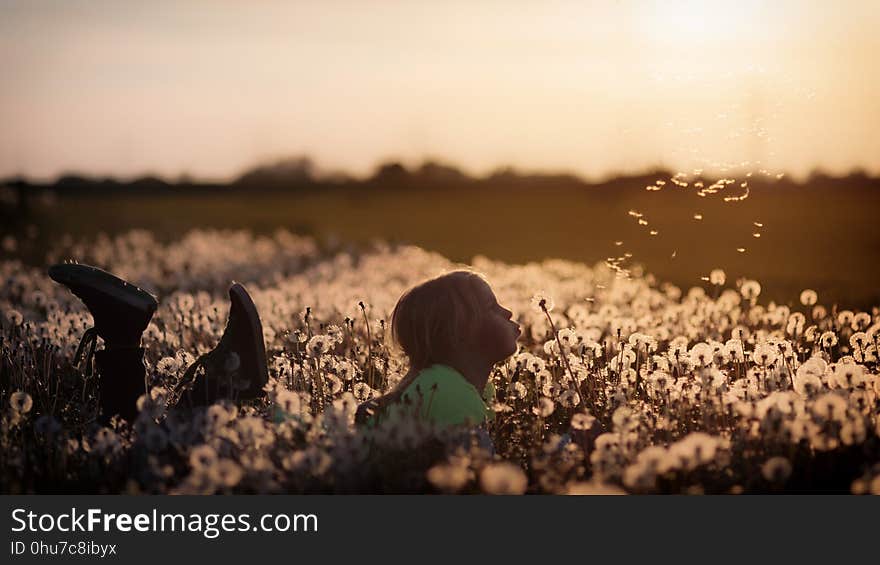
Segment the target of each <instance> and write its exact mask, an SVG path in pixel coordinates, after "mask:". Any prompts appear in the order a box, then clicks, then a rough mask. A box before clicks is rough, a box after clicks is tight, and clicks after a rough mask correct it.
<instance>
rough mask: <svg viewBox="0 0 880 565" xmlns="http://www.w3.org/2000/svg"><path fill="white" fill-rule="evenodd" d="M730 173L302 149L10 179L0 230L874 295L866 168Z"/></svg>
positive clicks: (850, 298) (877, 257)
mask: <svg viewBox="0 0 880 565" xmlns="http://www.w3.org/2000/svg"><path fill="white" fill-rule="evenodd" d="M730 178H735V179H736V180H737V182H736V183H734V184H731V185H729V186H727V187H725V188H724V189H722V190H721V191H720V192H719V193H718V194H713V195H709V196H706V197H700V196H698V194H697V191H696V190H695V189H694V188H693V183H694V181H695V180H696V179H695V178H692V179H691V185H690V186H689V187H684V188H682V187H680V186H676V185H674V184H672V183H671V182H670V180H671V179H672V175H671V174H670V173H669V172H665V171H654V172H651V173H647V174H643V175H637V176H629V177H617V178H614V179H611V180H608V181H605V182H601V183H588V182H586V181H583V180H581V179H579V178H577V177H575V176H571V175H524V174H519V173H517V172H516V171H513V170H510V169H507V170H502V171H499V172H496V173H494V174H492V175H489V176H486V177H482V178H471V177H469V176H467V175H465V174H463V173H461V172H459V171H458V170H457V169H455V168H453V167H450V166H446V165H439V164H437V163H430V162H428V163H425V164H424V165H422V166H421V167H420V168H413V169H411V170H408V169H406V168H404V167H403V166H402V165H400V164H398V163H388V164H385V165H383V166H381V167H379V168H378V169H377V171H376V172H375V174H373V175H372V176H371V177H369V178H365V179H357V180H356V179H352V178H348V177H339V178H316V177H315V176H314V175H312V174H311V173H310V166H309V162H308V160H305V159H300V160H291V161H284V162H281V163H278V164H275V165H269V166H264V167H259V168H256V169H253V170H251V171H249V172H248V173H246V174H244V175H242V176H240V177H239V178H238V179H237V180H235V181H233V182H231V183H229V184H224V185H217V184H213V185H210V184H198V183H195V182H193V181H188V180H183V181H182V182H179V183H175V184H168V183H165V182H164V181H161V180H158V179H155V178H142V179H138V180H135V181H131V182H127V183H120V182H116V181H111V180H106V179H105V180H97V179H88V178H83V177H75V176H66V177H62V178H60V179H58V181H57V182H55V183H52V184H50V185H45V184H44V185H36V184H29V183H27V182H26V181H24V180H23V179H11V180H8V181H6V182H5V183H4V184H5V188H3V191H4V192H3V194H4V198H3V202H4V205H3V228H2V232H3V235H4V236H5V240H4V247H5V250H6V252H7V253H9V252H12V251H14V254H15V255H16V256H20V257H24V258H25V259H26V260H27V261H28V262H32V263H37V264H39V263H41V262H42V261H43V254H44V253H45V251H46V249H47V246H48V245H50V244H51V242H52V241H57V240H58V239H59V238H61V237H63V236H64V235H65V234H68V235H71V236H74V237H77V238H79V237H82V236H85V237H91V236H96V235H98V234H99V233H106V234H108V235H112V234H117V233H121V232H125V231H128V230H131V229H147V230H151V231H153V232H154V233H155V234H156V235H157V237H159V238H160V239H162V240H166V241H167V240H172V239H175V238H179V237H180V235H181V234H183V233H185V232H186V231H188V230H190V229H193V228H204V227H211V228H221V229H222V228H235V229H239V228H245V229H250V230H252V231H254V232H255V233H268V232H272V231H274V230H275V229H278V228H286V229H289V230H291V231H294V232H296V233H301V234H307V235H313V236H315V237H317V238H318V240H319V241H323V242H325V243H333V244H338V243H342V244H350V245H358V244H363V243H368V242H370V241H371V240H376V239H380V240H386V241H391V242H402V243H411V244H415V245H419V246H422V247H424V248H426V249H429V250H432V251H437V252H439V253H441V254H443V255H445V256H447V257H448V258H450V259H452V260H455V261H462V262H470V261H471V260H472V258H473V257H474V256H477V255H484V256H487V257H489V258H492V259H498V260H502V261H506V262H513V263H522V262H528V261H540V260H543V259H545V258H551V257H558V258H564V259H570V260H576V261H582V262H586V263H588V264H593V263H595V262H598V261H604V260H606V259H608V258H612V257H614V258H623V259H624V261H623V262H622V265H624V266H632V265H636V264H639V265H642V266H644V268H645V269H646V270H647V271H648V272H650V273H652V274H654V275H655V276H656V277H657V278H658V279H659V280H661V281H669V282H672V283H674V284H676V285H680V286H683V287H684V288H688V287H690V286H694V285H697V286H699V285H707V284H708V283H705V282H704V281H702V280H701V277H704V276H707V275H708V273H709V271H710V270H712V269H714V268H722V269H724V270H725V271H726V272H727V275H728V277H729V278H730V279H731V280H735V279H736V278H739V277H747V278H754V279H757V280H759V281H761V283H762V285H763V286H764V296H765V297H766V298H767V299H768V300H776V301H778V302H781V303H792V302H795V301H796V300H797V296H798V294H799V292H800V291H801V290H803V289H805V288H812V289H814V290H816V291H818V292H819V295H820V296H821V297H822V300H823V301H825V302H826V303H827V304H833V303H837V304H839V305H840V306H841V307H848V308H861V309H867V308H869V307H870V306H872V305H876V304H878V303H880V285H878V284H877V283H878V280H880V276H878V275H880V224H878V217H877V216H878V212H880V180H878V179H876V178H870V177H868V176H866V175H863V174H853V175H850V176H847V177H840V178H835V177H830V176H825V175H822V174H814V175H812V176H811V177H809V178H808V179H807V180H806V181H803V182H799V183H795V182H790V181H789V180H788V179H787V178H782V179H777V178H776V176H775V175H769V174H767V175H764V174H755V175H750V176H749V177H746V176H745V174H740V175H733V174H731V175H730ZM657 181H660V182H662V183H665V184H664V185H662V189H661V190H659V191H648V190H646V186H651V185H653V186H658V184H657ZM711 182H712V181H711V180H709V179H706V180H705V185H706V186H708V185H709V184H710V183H711ZM741 182H748V183H749V184H748V188H749V190H750V194H749V197H748V198H747V199H745V200H742V201H736V202H726V201H725V200H724V197H725V196H737V195H740V194H741V193H743V192H744V190H743V189H742V188H741V187H740V183H741ZM630 211H633V212H638V213H640V214H642V218H643V219H645V220H646V221H647V222H648V225H647V226H645V225H639V224H638V222H637V218H635V217H633V216H632V215H630V214H628V212H630ZM697 214H699V215H700V216H701V218H702V219H699V220H698V219H695V215H697ZM650 230H656V231H657V232H658V233H657V234H656V235H651V234H650ZM756 233H757V234H759V237H755V235H754V234H756ZM737 248H745V251H744V252H739V251H738V250H737ZM626 254H631V257H627V256H626Z"/></svg>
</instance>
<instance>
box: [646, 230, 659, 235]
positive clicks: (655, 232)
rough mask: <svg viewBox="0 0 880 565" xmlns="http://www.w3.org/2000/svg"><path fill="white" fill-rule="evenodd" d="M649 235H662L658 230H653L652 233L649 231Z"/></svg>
mask: <svg viewBox="0 0 880 565" xmlns="http://www.w3.org/2000/svg"><path fill="white" fill-rule="evenodd" d="M648 233H649V234H651V235H657V234H658V233H660V232H659V231H657V230H651V231H649V232H648Z"/></svg>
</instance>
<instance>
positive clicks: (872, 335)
mask: <svg viewBox="0 0 880 565" xmlns="http://www.w3.org/2000/svg"><path fill="white" fill-rule="evenodd" d="M7 247H9V246H7ZM12 247H14V246H12ZM65 258H75V259H77V260H79V261H80V262H86V263H90V264H95V265H99V266H101V267H103V268H106V269H109V270H111V271H112V272H114V273H116V274H118V275H119V276H121V277H124V278H126V279H128V280H130V281H132V282H134V283H136V284H138V285H140V286H142V287H144V288H146V289H149V290H150V291H152V292H154V293H155V294H156V295H157V296H158V297H159V300H160V306H159V309H158V311H157V313H156V315H155V316H154V318H153V321H152V323H151V324H150V325H149V327H148V328H147V331H146V334H145V336H144V346H145V347H146V351H147V352H146V362H147V379H148V382H147V383H145V394H144V396H143V397H141V399H140V400H139V409H140V415H139V416H138V418H137V420H136V421H135V422H132V423H131V424H129V423H126V422H124V421H114V422H112V423H111V425H110V426H108V427H103V426H101V425H99V424H98V423H97V420H96V411H97V397H96V379H95V377H94V376H93V375H90V374H89V371H87V370H86V369H87V368H86V367H85V366H84V365H85V363H84V362H83V361H81V360H75V359H74V353H75V350H76V348H77V345H78V342H79V338H80V336H81V335H82V333H83V332H84V331H85V330H86V329H87V328H89V327H90V325H91V318H90V315H89V314H88V312H87V310H86V309H85V308H84V306H82V305H81V303H80V302H79V301H78V300H77V299H76V298H75V297H74V296H72V295H71V294H69V293H68V291H67V290H66V289H64V288H62V287H60V286H59V285H56V284H54V283H53V282H52V281H51V280H50V279H49V278H48V276H47V275H46V273H45V269H44V268H34V267H31V266H28V265H26V264H24V263H23V262H21V261H18V260H16V259H15V257H14V255H11V254H7V258H6V259H4V260H3V261H2V263H0V276H2V279H3V281H4V283H3V285H2V287H0V307H2V316H0V325H2V331H0V349H2V359H0V400H2V408H0V414H2V416H0V417H2V422H0V449H2V452H3V457H0V482H2V492H4V493H32V492H38V493H49V492H78V493H87V492H96V493H203V494H212V493H384V492H397V493H401V492H419V493H421V492H424V493H435V492H442V493H450V492H453V493H479V492H484V493H516V494H518V493H772V492H827V491H834V492H852V493H858V494H861V493H874V494H880V464H878V462H880V441H878V434H880V404H878V400H877V399H878V395H880V378H878V361H877V346H878V330H880V313H878V309H877V308H874V309H873V310H872V311H871V312H852V311H848V310H839V309H837V308H834V307H825V306H822V305H821V296H820V297H817V296H816V293H814V292H813V291H811V290H809V289H806V290H804V291H803V293H801V294H800V296H793V297H792V300H791V301H790V302H789V304H788V305H780V304H773V303H769V304H767V303H763V302H762V300H761V286H760V283H759V282H758V281H752V280H740V281H731V280H726V278H727V277H726V276H725V274H724V272H723V271H721V270H716V271H714V272H713V273H712V274H711V276H710V277H709V280H708V281H706V282H705V284H704V286H703V287H693V288H690V289H680V288H677V287H674V286H672V285H669V284H664V283H662V282H659V281H656V280H655V279H654V278H653V277H651V276H650V275H647V274H644V273H642V272H640V271H639V270H638V269H634V270H633V271H632V272H631V273H629V274H630V276H629V277H620V276H619V273H617V272H615V269H614V266H613V265H606V264H601V263H600V264H597V265H595V266H588V265H584V264H578V263H571V262H565V261H560V260H547V261H544V262H542V263H533V264H528V265H508V264H503V263H498V262H493V261H491V260H488V259H485V258H481V257H477V258H474V260H473V262H472V267H473V268H475V269H476V270H478V271H479V272H481V273H483V274H484V275H485V276H486V277H487V278H488V280H489V281H490V283H491V284H492V286H493V288H494V289H495V291H496V294H497V295H498V297H499V301H500V302H501V303H502V304H504V305H506V306H508V307H509V308H511V309H512V310H513V312H514V317H515V319H516V320H517V321H519V322H520V323H521V324H522V326H523V329H524V333H523V336H522V337H521V338H520V346H519V351H518V353H517V354H516V355H515V356H514V357H512V358H511V359H510V360H509V361H508V362H507V363H506V364H504V365H500V366H498V367H497V369H496V370H495V371H494V373H493V374H492V376H491V378H492V380H493V382H494V384H495V388H496V391H497V397H496V400H495V403H494V406H493V408H494V410H495V412H496V414H497V417H496V419H495V420H494V422H492V423H491V425H490V426H489V428H488V434H485V433H483V434H467V433H455V434H452V433H446V432H441V431H438V430H434V429H431V428H430V427H429V426H425V425H412V426H408V427H405V428H400V429H388V428H379V429H376V430H369V431H363V430H360V429H358V428H357V427H356V426H355V425H354V412H355V409H356V407H357V405H358V403H360V402H363V401H365V400H367V399H368V398H370V397H372V396H374V395H377V394H380V393H381V392H382V391H384V390H386V389H388V388H389V387H391V386H393V385H394V384H395V382H396V381H397V380H398V379H399V378H401V376H402V375H403V374H404V373H405V372H406V369H407V367H406V363H405V359H404V358H403V356H402V354H401V352H400V351H398V350H397V349H396V348H395V346H394V345H393V344H392V343H390V339H389V338H388V335H387V334H388V333H389V327H388V320H389V314H390V312H391V310H392V308H393V306H394V304H395V302H396V300H397V299H398V297H399V296H400V294H401V293H402V292H403V291H404V290H405V289H407V288H408V287H410V286H411V285H413V284H414V283H416V282H418V281H420V280H422V279H424V278H426V277H430V276H434V275H437V274H439V273H441V272H443V271H445V270H448V269H451V268H454V267H455V265H453V264H451V263H450V262H448V261H447V260H446V259H444V258H443V257H441V256H438V255H435V254H432V253H429V252H426V251H423V250H421V249H419V248H415V247H401V246H395V247H392V246H387V245H383V244H379V243H377V244H374V245H373V246H371V247H369V248H366V249H364V248H360V249H353V248H345V247H340V246H337V247H335V248H327V247H322V246H319V245H318V244H317V243H316V242H315V241H313V240H311V239H308V238H304V237H300V236H295V235H292V234H290V233H288V232H284V231H279V232H276V233H274V234H273V235H271V236H256V235H253V234H251V233H250V232H246V231H238V232H236V231H192V232H190V233H189V234H188V235H186V236H185V237H183V238H182V239H180V240H178V241H174V242H171V243H167V244H166V243H160V242H159V241H158V239H157V238H156V237H155V236H154V235H153V234H152V233H150V232H146V231H132V232H129V233H127V234H125V235H121V236H118V237H115V238H109V237H99V238H97V239H95V240H90V241H75V240H74V239H73V238H65V239H64V240H62V241H60V242H58V244H57V245H56V246H55V247H54V248H53V250H52V251H51V252H50V254H49V256H48V258H47V264H48V263H50V262H53V261H58V260H62V259H65ZM231 280H237V281H239V282H242V283H244V284H245V285H246V287H247V288H248V290H249V291H250V292H251V294H252V295H253V298H254V300H255V302H256V304H257V307H258V308H259V311H260V314H261V316H262V322H263V329H264V335H265V341H266V346H267V354H268V356H269V368H270V369H269V370H270V383H269V385H268V386H267V387H266V393H267V394H266V395H265V397H264V398H262V399H261V400H259V401H252V402H249V403H245V402H235V401H223V402H218V403H217V404H214V405H212V406H210V407H207V408H204V407H201V408H191V407H189V406H185V405H183V403H178V398H176V395H177V392H176V391H177V390H178V388H177V387H178V384H179V381H180V378H181V376H182V374H183V372H184V370H185V369H186V367H187V366H188V365H189V364H190V363H191V362H192V361H193V360H194V359H195V358H196V356H197V355H199V354H200V353H204V352H206V351H209V350H210V349H211V348H212V347H213V346H214V345H215V343H216V341H217V340H218V338H219V336H220V335H221V334H222V332H223V329H224V326H225V322H226V315H227V312H228V299H227V295H226V290H227V288H228V285H229V282H230V281H231ZM487 436H488V437H487Z"/></svg>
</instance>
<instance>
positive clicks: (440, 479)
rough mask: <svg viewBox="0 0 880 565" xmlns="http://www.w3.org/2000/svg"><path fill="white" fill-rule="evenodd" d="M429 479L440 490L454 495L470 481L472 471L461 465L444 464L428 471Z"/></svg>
mask: <svg viewBox="0 0 880 565" xmlns="http://www.w3.org/2000/svg"><path fill="white" fill-rule="evenodd" d="M427 478H428V482H430V483H431V484H432V485H434V487H436V488H437V489H438V490H441V491H443V492H447V493H454V492H458V491H460V490H461V489H462V488H464V486H465V485H466V484H467V483H468V481H470V471H469V470H468V468H467V467H463V466H461V465H451V464H448V463H444V464H441V465H434V466H433V467H431V468H430V469H428V473H427ZM493 486H494V485H493Z"/></svg>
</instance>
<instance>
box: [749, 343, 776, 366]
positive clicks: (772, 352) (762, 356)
mask: <svg viewBox="0 0 880 565" xmlns="http://www.w3.org/2000/svg"><path fill="white" fill-rule="evenodd" d="M777 357H778V354H777V352H776V348H775V347H773V346H772V345H770V344H769V343H762V344H761V345H759V346H758V347H756V348H755V351H754V352H753V353H752V359H753V360H754V361H755V363H757V364H758V365H760V366H762V367H768V366H770V365H772V364H773V363H775V362H776V359H777Z"/></svg>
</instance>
